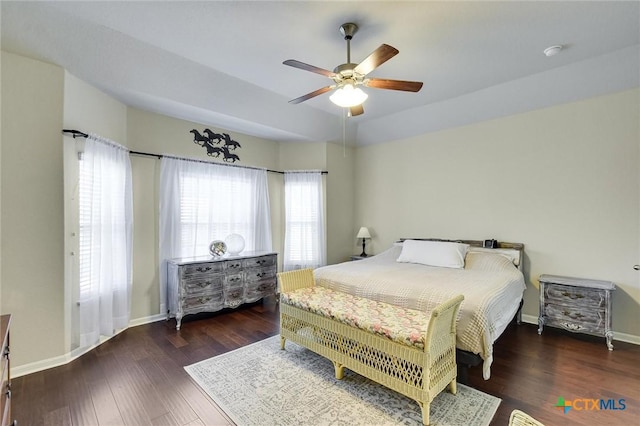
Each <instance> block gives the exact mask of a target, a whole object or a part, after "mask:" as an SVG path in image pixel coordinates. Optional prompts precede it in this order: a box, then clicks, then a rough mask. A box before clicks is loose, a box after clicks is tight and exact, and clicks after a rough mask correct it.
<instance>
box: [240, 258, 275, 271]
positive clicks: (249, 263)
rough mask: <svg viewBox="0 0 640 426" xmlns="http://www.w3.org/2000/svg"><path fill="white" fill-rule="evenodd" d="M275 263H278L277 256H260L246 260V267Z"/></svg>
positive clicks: (272, 264) (273, 264) (265, 265)
mask: <svg viewBox="0 0 640 426" xmlns="http://www.w3.org/2000/svg"><path fill="white" fill-rule="evenodd" d="M275 264H276V257H275V256H260V257H254V258H251V259H245V260H244V267H245V268H257V267H267V266H275Z"/></svg>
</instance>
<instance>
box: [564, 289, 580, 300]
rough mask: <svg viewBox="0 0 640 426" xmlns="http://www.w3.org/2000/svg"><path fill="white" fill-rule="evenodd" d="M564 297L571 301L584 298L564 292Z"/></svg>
mask: <svg viewBox="0 0 640 426" xmlns="http://www.w3.org/2000/svg"><path fill="white" fill-rule="evenodd" d="M562 295H563V296H564V297H568V298H569V299H582V298H584V294H572V293H569V292H568V291H564V292H562Z"/></svg>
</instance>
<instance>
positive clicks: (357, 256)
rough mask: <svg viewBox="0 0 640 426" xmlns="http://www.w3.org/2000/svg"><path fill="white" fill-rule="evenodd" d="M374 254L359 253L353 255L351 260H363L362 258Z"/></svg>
mask: <svg viewBox="0 0 640 426" xmlns="http://www.w3.org/2000/svg"><path fill="white" fill-rule="evenodd" d="M371 256H373V255H372V254H368V255H366V256H360V255H359V254H356V255H353V256H351V260H362V259H367V258H369V257H371Z"/></svg>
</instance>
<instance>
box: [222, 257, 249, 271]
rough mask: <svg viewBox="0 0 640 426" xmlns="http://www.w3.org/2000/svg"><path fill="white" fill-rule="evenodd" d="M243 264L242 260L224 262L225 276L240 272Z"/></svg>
mask: <svg viewBox="0 0 640 426" xmlns="http://www.w3.org/2000/svg"><path fill="white" fill-rule="evenodd" d="M245 262H246V261H245V260H244V259H236V260H227V261H226V262H224V270H225V271H226V272H227V274H233V273H235V272H234V271H242V269H243V268H244V263H245Z"/></svg>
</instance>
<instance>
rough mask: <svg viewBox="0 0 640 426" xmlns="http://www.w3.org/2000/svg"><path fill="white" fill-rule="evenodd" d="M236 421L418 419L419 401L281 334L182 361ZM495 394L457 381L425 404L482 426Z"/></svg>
mask: <svg viewBox="0 0 640 426" xmlns="http://www.w3.org/2000/svg"><path fill="white" fill-rule="evenodd" d="M185 370H187V373H189V374H190V375H191V377H192V378H193V379H194V380H195V381H196V383H198V384H199V385H200V386H201V387H202V388H203V389H204V390H205V391H206V392H207V394H209V396H211V398H212V399H213V400H214V401H215V402H216V404H218V406H219V407H220V408H222V409H223V410H224V412H225V413H226V414H227V415H228V416H229V417H230V418H231V419H232V420H233V421H234V422H235V423H236V424H238V425H242V426H244V425H260V426H262V425H290V426H294V425H295V426H298V425H391V424H394V425H397V424H403V425H420V424H422V415H421V412H420V407H419V406H418V403H417V402H415V401H414V400H412V399H409V398H407V397H405V396H403V395H400V394H399V393H397V392H394V391H392V390H389V389H387V388H385V387H383V386H381V385H378V384H377V383H375V382H372V381H370V380H368V379H366V378H364V377H362V376H360V375H358V374H356V373H353V372H352V371H350V370H347V369H345V374H344V378H343V379H342V380H336V379H335V377H334V369H333V364H332V363H331V361H329V360H328V359H326V358H324V357H321V356H320V355H317V354H315V353H314V352H311V351H309V350H307V349H305V348H303V347H301V346H298V345H296V344H295V343H293V342H287V344H286V350H284V351H281V350H280V336H274V337H270V338H268V339H265V340H263V341H260V342H257V343H254V344H252V345H249V346H245V347H242V348H240V349H237V350H235V351H232V352H227V353H226V354H223V355H219V356H216V357H214V358H210V359H207V360H204V361H201V362H199V363H197V364H193V365H189V366H187V367H185ZM498 405H500V399H499V398H496V397H493V396H491V395H487V394H485V393H483V392H480V391H477V390H475V389H472V388H470V387H467V386H464V385H460V384H458V394H457V395H451V394H450V393H449V392H447V391H444V392H442V393H441V394H440V395H438V396H437V397H436V398H435V400H434V401H433V402H432V404H431V419H430V420H431V424H432V425H439V426H444V425H450V426H459V425H465V426H474V425H477V426H486V425H489V423H490V422H491V419H492V418H493V415H494V414H495V412H496V410H497V409H498Z"/></svg>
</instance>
